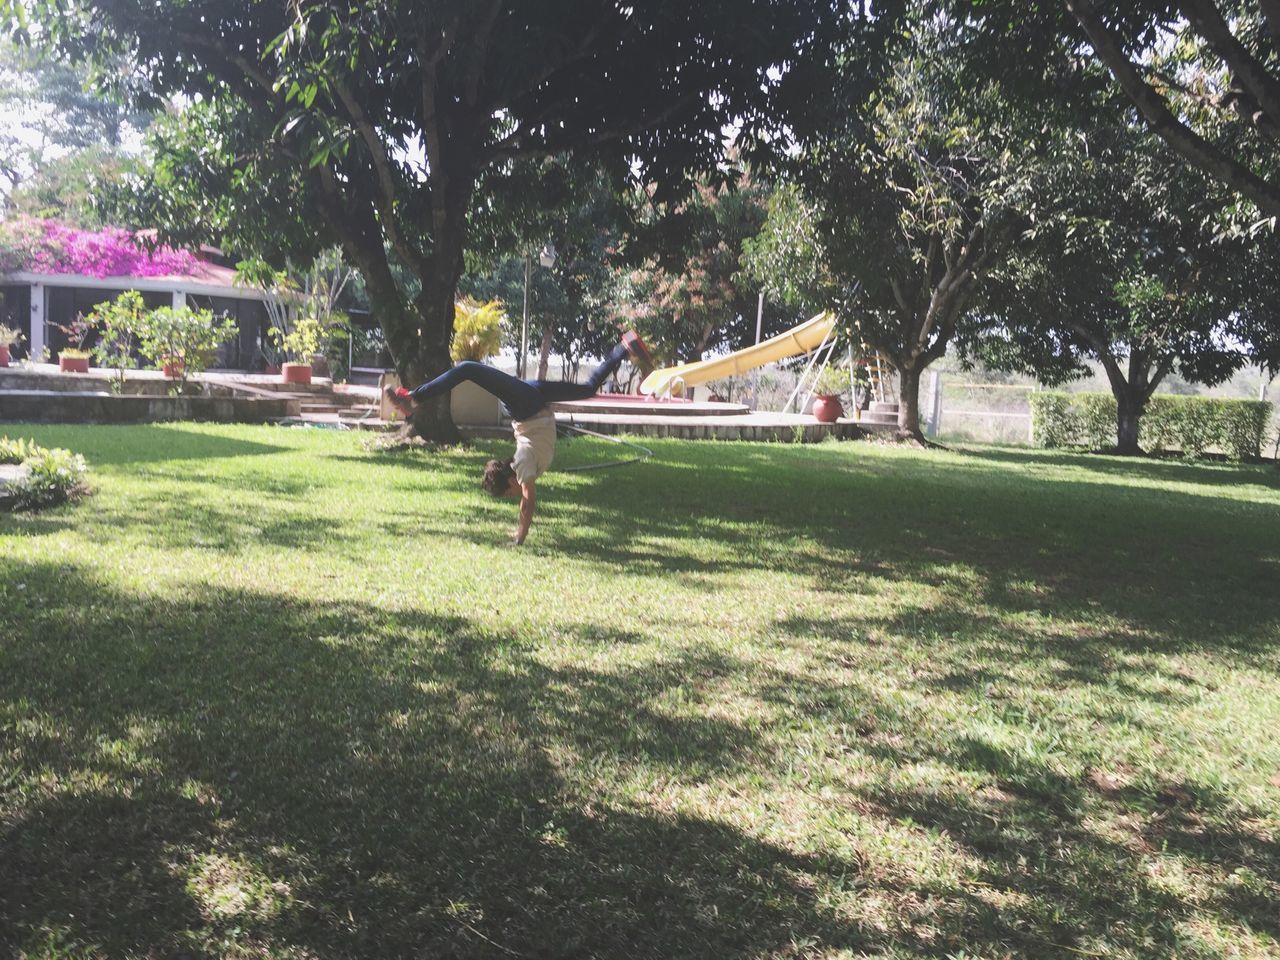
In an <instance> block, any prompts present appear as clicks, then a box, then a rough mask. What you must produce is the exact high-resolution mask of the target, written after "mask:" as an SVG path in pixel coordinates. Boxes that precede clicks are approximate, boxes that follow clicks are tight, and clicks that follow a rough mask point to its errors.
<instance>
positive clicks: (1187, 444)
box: [1031, 391, 1271, 460]
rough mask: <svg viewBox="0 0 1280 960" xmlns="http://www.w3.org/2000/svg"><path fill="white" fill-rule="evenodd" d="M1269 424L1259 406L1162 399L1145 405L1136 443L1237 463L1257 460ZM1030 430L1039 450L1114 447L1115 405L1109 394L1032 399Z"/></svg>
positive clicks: (1048, 394)
mask: <svg viewBox="0 0 1280 960" xmlns="http://www.w3.org/2000/svg"><path fill="white" fill-rule="evenodd" d="M1270 421H1271V404H1269V403H1267V402H1265V401H1262V400H1218V399H1215V398H1212V397H1181V396H1170V395H1168V394H1161V395H1159V396H1155V397H1152V398H1151V399H1150V400H1149V401H1148V402H1147V409H1146V412H1145V413H1144V414H1143V416H1142V422H1141V425H1140V434H1139V437H1140V442H1141V443H1142V445H1143V446H1144V447H1146V448H1147V449H1148V450H1151V451H1153V452H1157V453H1158V452H1160V451H1162V450H1171V449H1175V448H1176V449H1179V450H1181V451H1182V454H1183V456H1186V457H1199V456H1201V455H1203V454H1204V452H1205V451H1206V450H1207V449H1209V448H1210V447H1218V448H1219V449H1221V450H1223V451H1225V452H1226V453H1227V454H1228V455H1229V456H1231V457H1233V458H1234V459H1236V460H1257V459H1258V458H1259V457H1260V456H1261V455H1262V444H1263V441H1264V439H1265V438H1266V436H1267V427H1268V425H1269V424H1270ZM1031 430H1032V437H1033V438H1034V441H1035V443H1036V445H1037V446H1041V447H1087V448H1088V449H1090V450H1098V449H1101V448H1103V447H1111V446H1114V445H1115V442H1116V399H1115V397H1114V396H1112V395H1111V394H1109V393H1059V392H1056V391H1044V392H1037V393H1033V394H1031Z"/></svg>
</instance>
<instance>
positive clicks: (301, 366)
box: [271, 316, 324, 384]
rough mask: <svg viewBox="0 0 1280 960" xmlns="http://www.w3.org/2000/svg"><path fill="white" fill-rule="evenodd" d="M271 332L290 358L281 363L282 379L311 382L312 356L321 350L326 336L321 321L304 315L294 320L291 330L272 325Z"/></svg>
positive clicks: (287, 381)
mask: <svg viewBox="0 0 1280 960" xmlns="http://www.w3.org/2000/svg"><path fill="white" fill-rule="evenodd" d="M271 333H272V334H273V335H274V336H275V337H276V340H277V341H278V342H279V344H280V349H281V350H282V351H283V352H284V355H285V356H286V357H287V358H289V359H287V360H285V362H284V363H282V364H280V379H281V380H283V381H284V382H285V383H298V384H305V383H310V382H311V358H312V357H314V356H315V354H316V353H317V352H318V351H319V350H320V342H321V340H322V339H323V336H324V329H323V328H322V327H321V325H320V321H319V320H318V319H316V318H315V317H313V316H302V317H299V318H297V319H296V320H294V321H293V324H292V326H291V328H290V329H289V330H281V329H280V328H278V327H272V328H271Z"/></svg>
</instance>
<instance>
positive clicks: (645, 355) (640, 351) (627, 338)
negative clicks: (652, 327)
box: [622, 330, 656, 377]
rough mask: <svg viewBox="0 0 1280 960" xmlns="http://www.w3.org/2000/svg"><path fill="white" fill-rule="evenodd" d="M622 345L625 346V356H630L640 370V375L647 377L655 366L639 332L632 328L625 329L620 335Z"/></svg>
mask: <svg viewBox="0 0 1280 960" xmlns="http://www.w3.org/2000/svg"><path fill="white" fill-rule="evenodd" d="M622 345H623V346H625V347H626V348H627V356H628V357H630V358H631V362H632V364H634V365H635V368H636V369H637V370H639V371H640V376H641V377H647V376H648V375H649V374H651V373H653V368H654V367H655V366H656V364H654V362H653V354H651V353H650V352H649V348H648V347H647V346H645V342H644V341H643V340H641V339H640V334H638V333H636V332H635V331H634V330H628V331H626V332H625V333H624V334H623V335H622Z"/></svg>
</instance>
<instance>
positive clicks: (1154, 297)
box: [962, 118, 1274, 454]
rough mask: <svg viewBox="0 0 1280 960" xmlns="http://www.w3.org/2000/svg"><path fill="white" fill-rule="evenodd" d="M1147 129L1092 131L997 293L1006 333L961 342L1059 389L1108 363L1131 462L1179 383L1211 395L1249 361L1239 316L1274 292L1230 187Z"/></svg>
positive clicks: (994, 283)
mask: <svg viewBox="0 0 1280 960" xmlns="http://www.w3.org/2000/svg"><path fill="white" fill-rule="evenodd" d="M1138 122H1139V121H1137V119H1136V118H1133V119H1132V120H1131V121H1130V122H1129V123H1128V124H1123V123H1122V124H1119V125H1106V124H1099V125H1097V126H1095V127H1094V128H1093V129H1090V130H1083V131H1080V133H1079V135H1078V137H1077V138H1075V139H1074V140H1073V142H1074V144H1075V145H1076V154H1075V156H1074V158H1073V157H1070V156H1067V157H1064V160H1066V161H1067V162H1065V163H1064V164H1062V166H1061V169H1060V176H1059V177H1058V178H1057V179H1056V180H1055V181H1054V182H1053V187H1052V189H1054V190H1056V191H1058V192H1060V193H1061V194H1062V195H1063V203H1062V207H1061V208H1060V209H1059V211H1057V213H1056V215H1054V216H1051V217H1049V218H1046V219H1045V220H1043V221H1042V222H1040V223H1038V224H1036V225H1035V227H1034V228H1033V229H1031V230H1029V231H1028V234H1027V242H1026V243H1025V244H1024V245H1022V246H1021V248H1020V250H1019V251H1018V254H1017V256H1015V257H1013V258H1011V259H1010V260H1009V261H1008V262H1006V263H1005V264H1004V265H1003V266H1002V267H1001V268H1000V269H998V270H996V271H995V272H994V275H993V277H992V280H991V282H990V283H989V284H988V288H987V291H986V293H987V295H986V298H985V303H984V312H985V314H986V315H987V316H988V317H989V318H990V319H995V320H998V321H999V327H998V331H997V333H995V334H993V335H989V336H987V337H985V338H981V339H977V340H973V341H968V342H966V343H965V344H963V345H962V346H963V347H964V349H965V351H966V352H968V353H971V354H976V355H980V356H982V357H983V359H984V360H985V361H986V362H987V363H988V364H990V365H994V366H997V367H1001V368H1005V369H1018V370H1022V371H1024V372H1028V373H1032V374H1035V375H1036V376H1038V377H1039V378H1040V379H1041V381H1042V382H1047V383H1059V382H1062V381H1064V380H1068V379H1071V378H1072V377H1074V376H1078V375H1082V374H1084V373H1087V372H1088V366H1087V363H1088V361H1096V362H1097V363H1099V364H1100V365H1101V366H1102V368H1103V371H1104V372H1105V374H1106V377H1107V381H1108V383H1109V384H1110V387H1111V391H1112V393H1113V394H1114V396H1115V399H1116V410H1117V421H1116V449H1117V451H1118V452H1119V453H1123V454H1134V453H1139V452H1140V448H1139V442H1138V441H1139V422H1140V420H1141V418H1142V415H1143V413H1144V411H1145V409H1146V406H1147V403H1148V401H1149V400H1150V399H1151V397H1152V395H1153V394H1154V393H1155V391H1156V390H1157V388H1158V387H1159V386H1160V385H1161V383H1163V382H1164V381H1165V378H1166V377H1168V376H1169V375H1170V374H1171V373H1173V372H1175V371H1176V372H1177V373H1178V374H1179V375H1180V376H1181V377H1182V378H1183V379H1184V380H1186V381H1188V382H1195V383H1204V384H1209V385H1212V384H1215V383H1219V382H1221V381H1223V380H1225V379H1226V378H1227V377H1228V376H1230V375H1231V373H1232V372H1234V371H1235V370H1237V369H1239V368H1240V367H1241V366H1243V365H1244V364H1245V363H1246V362H1247V361H1248V359H1249V357H1250V343H1249V337H1248V336H1247V324H1246V323H1245V322H1243V320H1242V315H1241V310H1242V308H1243V307H1244V306H1245V305H1246V303H1248V301H1249V298H1250V297H1251V296H1254V294H1252V293H1250V292H1249V291H1250V287H1251V286H1252V285H1253V284H1255V283H1257V284H1259V285H1260V286H1261V287H1262V288H1264V289H1267V290H1269V291H1273V292H1274V287H1273V286H1272V285H1271V284H1270V283H1262V280H1263V278H1262V276H1261V275H1259V274H1258V273H1256V271H1255V270H1254V269H1253V267H1254V266H1255V265H1256V263H1257V261H1258V259H1259V256H1260V254H1261V251H1262V247H1261V244H1262V238H1254V239H1249V238H1247V237H1241V236H1229V237H1224V236H1222V235H1221V231H1220V229H1218V228H1219V226H1220V223H1221V213H1220V211H1221V208H1222V205H1223V196H1222V195H1223V194H1224V193H1226V190H1225V188H1223V187H1221V186H1220V185H1219V184H1216V183H1215V182H1214V181H1212V180H1211V179H1210V178H1208V177H1206V176H1203V175H1199V174H1198V173H1197V172H1194V171H1193V172H1187V171H1185V170H1182V169H1180V164H1179V162H1178V161H1177V159H1176V158H1175V157H1174V156H1173V155H1172V153H1171V151H1170V150H1168V149H1167V148H1166V147H1165V145H1164V144H1163V143H1162V142H1161V141H1160V140H1158V139H1156V138H1155V137H1154V136H1152V135H1151V134H1149V133H1148V132H1146V131H1145V130H1143V129H1142V128H1141V127H1139V126H1138ZM1271 272H1274V271H1271Z"/></svg>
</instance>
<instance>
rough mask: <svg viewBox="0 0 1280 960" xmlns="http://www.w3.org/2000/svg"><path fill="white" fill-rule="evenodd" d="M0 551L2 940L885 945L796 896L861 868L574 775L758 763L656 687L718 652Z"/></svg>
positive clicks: (410, 952)
mask: <svg viewBox="0 0 1280 960" xmlns="http://www.w3.org/2000/svg"><path fill="white" fill-rule="evenodd" d="M0 574H2V575H3V577H4V579H5V580H6V581H7V582H22V583H24V584H25V585H26V589H25V591H24V594H23V598H22V599H21V600H19V601H17V602H16V607H11V608H10V609H9V610H7V611H6V614H7V616H8V618H9V622H10V625H11V627H13V629H12V630H11V633H10V640H11V641H12V642H11V645H9V646H8V647H6V648H5V649H4V650H3V651H0V663H3V669H0V735H2V738H3V739H2V741H0V742H2V743H3V753H2V754H0V756H3V757H4V758H5V763H4V768H5V771H6V776H8V777H9V778H10V781H9V782H10V784H11V786H10V788H9V792H8V798H7V800H6V801H5V803H4V806H3V807H0V810H3V811H4V815H3V817H0V931H3V933H0V947H3V948H4V951H3V952H6V953H8V952H21V951H22V950H24V949H27V950H35V949H36V948H37V947H38V946H40V945H41V944H44V945H46V946H51V947H57V948H58V949H63V950H66V951H67V952H75V951H76V950H79V949H87V950H91V951H97V952H101V953H104V954H107V955H123V954H131V955H136V954H146V955H210V956H219V955H224V952H225V949H226V948H227V947H228V945H229V944H232V943H234V944H236V946H237V948H238V949H241V950H246V951H248V952H262V953H272V954H284V953H287V952H288V951H290V950H301V951H304V952H306V953H308V954H312V953H314V954H318V955H329V956H364V957H371V956H433V955H447V956H476V957H489V956H493V955H494V954H495V951H497V952H505V951H516V952H518V953H519V954H520V955H523V956H538V957H587V956H620V955H628V956H654V957H659V956H662V957H667V956H690V957H693V956H699V957H701V956H712V955H716V956H733V955H747V954H750V955H756V954H758V953H761V952H771V951H781V950H785V949H786V948H787V947H788V945H789V944H791V943H792V941H793V939H794V938H796V937H803V936H812V937H815V938H819V939H821V940H822V941H823V942H828V943H835V944H841V945H844V946H846V947H848V948H850V949H854V948H863V947H867V946H869V945H871V944H873V943H874V942H875V941H876V939H877V936H876V935H875V933H874V931H858V930H854V929H851V928H849V927H848V926H847V925H845V924H843V923H842V922H841V921H840V919H839V918H838V917H836V916H834V915H832V914H831V912H830V911H829V910H827V909H826V908H824V907H823V906H822V905H821V904H820V903H819V902H817V900H816V898H815V896H814V893H813V889H814V887H815V884H817V883H818V881H819V880H820V879H822V878H826V877H829V876H831V875H832V874H833V872H834V873H840V874H846V873H853V872H856V869H857V868H856V865H854V864H848V863H834V862H825V861H819V860H816V859H814V858H810V857H803V856H797V855H795V854H793V853H790V852H788V851H786V850H783V849H781V848H779V847H775V846H772V845H770V844H767V843H763V842H761V841H760V840H757V839H754V838H752V837H750V836H748V835H746V834H744V833H742V832H741V831H739V830H737V829H734V828H732V827H729V826H726V825H723V824H719V823H714V822H710V821H705V820H699V819H696V818H692V817H687V816H682V815H679V814H677V813H672V814H670V815H666V816H664V815H660V814H658V813H655V812H653V811H652V810H650V809H649V808H648V807H646V806H644V805H640V804H637V805H635V806H607V805H603V804H601V803H600V802H599V800H598V799H597V797H596V792H595V791H594V790H593V789H592V788H591V785H590V779H589V778H588V779H587V780H586V781H582V780H579V779H574V778H568V777H566V776H565V774H564V772H563V769H562V768H563V767H564V766H565V765H566V764H570V763H572V764H573V765H575V766H578V767H582V768H586V769H590V768H592V767H594V766H597V765H606V766H608V767H609V768H610V769H614V770H617V771H620V772H621V775H623V776H634V777H635V778H636V782H637V784H638V785H642V786H643V785H645V784H652V783H653V782H655V780H657V781H659V782H660V781H661V779H663V778H670V777H675V776H679V777H683V778H700V777H709V776H712V775H714V774H717V773H723V772H724V771H726V770H735V769H746V768H749V767H752V766H754V765H756V764H757V763H758V762H759V758H758V757H757V756H756V751H757V745H756V743H755V740H754V737H753V735H752V734H751V733H750V732H749V731H747V730H746V729H745V728H742V727H739V726H737V725H736V724H734V723H732V722H729V721H727V720H717V719H711V718H706V717H701V718H689V717H683V716H681V717H675V716H671V715H668V714H667V713H665V712H663V711H661V710H657V709H655V707H654V705H653V704H654V700H655V698H656V697H657V696H658V695H659V694H660V693H662V692H663V691H664V690H666V689H668V688H671V687H676V686H679V685H680V684H682V683H687V682H689V678H690V677H696V676H702V677H709V678H714V677H718V676H723V675H726V674H728V673H730V672H732V671H734V670H735V668H736V665H735V663H734V662H733V661H731V660H728V659H726V658H724V657H723V656H720V655H715V654H704V653H690V652H685V653H683V654H680V655H678V656H673V657H671V658H669V659H668V660H667V661H665V662H664V663H662V664H658V665H652V666H647V667H642V668H634V669H630V670H627V669H624V670H619V671H609V672H595V671H592V670H589V669H586V668H577V667H574V668H550V667H547V666H545V665H543V664H540V663H539V662H538V661H536V660H534V659H532V658H530V657H528V656H527V655H525V653H524V652H523V650H522V648H521V647H520V645H519V644H518V643H515V642H514V641H513V640H512V639H511V638H510V637H508V636H504V635H498V634H493V633H486V632H483V631H478V630H476V629H475V628H473V627H472V626H471V625H470V624H469V623H468V622H467V621H466V620H464V619H460V618H455V617H439V616H434V615H431V614H427V613H422V612H417V611H412V610H410V611H403V610H401V611H388V610H380V609H376V608H372V607H365V606H360V605H353V604H305V605H304V604H297V603H293V602H289V601H288V600H285V599H282V598H278V597H274V596H270V595H267V594H257V593H248V592H236V591H225V590H222V591H220V590H211V591H209V592H208V593H207V594H206V595H203V596H201V597H200V598H198V599H175V598H172V597H152V596H133V595H123V594H119V593H114V592H113V591H112V590H111V589H110V588H108V587H106V586H105V585H103V584H101V583H99V582H95V581H94V580H92V579H90V578H88V577H86V576H85V575H84V574H82V573H81V572H80V571H79V570H78V569H77V568H75V567H72V566H68V565H39V564H20V563H14V562H7V563H5V564H4V566H3V569H2V570H0ZM597 639H598V640H599V641H600V642H608V641H610V640H612V639H614V638H613V637H607V636H600V637H598V638H597ZM747 904H749V905H750V907H749V909H748V910H747V911H745V912H744V910H743V907H744V905H747ZM725 917H732V918H734V919H733V922H731V923H726V922H725V921H724V919H723V918H725ZM495 944H501V945H502V946H501V947H497V946H495Z"/></svg>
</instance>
